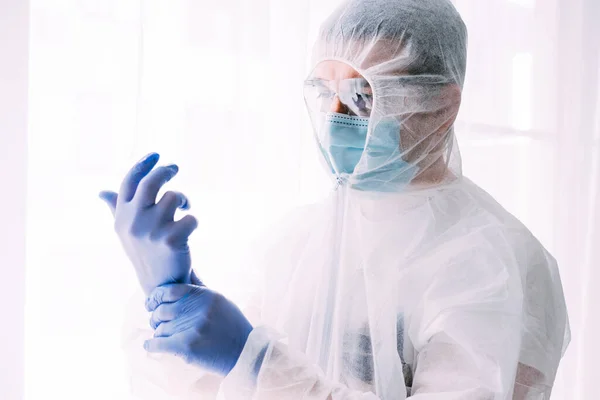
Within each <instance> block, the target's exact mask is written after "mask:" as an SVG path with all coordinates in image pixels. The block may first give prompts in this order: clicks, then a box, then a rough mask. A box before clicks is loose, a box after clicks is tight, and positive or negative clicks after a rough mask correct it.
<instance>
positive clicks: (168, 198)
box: [156, 191, 190, 221]
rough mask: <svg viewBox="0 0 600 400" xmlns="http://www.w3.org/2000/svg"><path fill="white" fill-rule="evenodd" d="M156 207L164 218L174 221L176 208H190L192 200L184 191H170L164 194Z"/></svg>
mask: <svg viewBox="0 0 600 400" xmlns="http://www.w3.org/2000/svg"><path fill="white" fill-rule="evenodd" d="M156 207H157V208H158V210H159V212H160V214H161V215H162V216H163V218H165V219H167V220H169V221H173V218H174V217H175V210H177V209H178V208H181V209H182V210H189V209H190V202H189V200H188V198H187V197H186V196H185V195H184V194H183V193H180V192H173V191H168V192H166V193H165V194H164V195H163V197H162V198H161V199H160V201H159V202H158V204H157V205H156Z"/></svg>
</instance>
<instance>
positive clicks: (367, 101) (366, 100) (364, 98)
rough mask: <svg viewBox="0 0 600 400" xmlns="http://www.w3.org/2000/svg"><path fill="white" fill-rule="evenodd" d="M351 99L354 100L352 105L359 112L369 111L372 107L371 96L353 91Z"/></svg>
mask: <svg viewBox="0 0 600 400" xmlns="http://www.w3.org/2000/svg"><path fill="white" fill-rule="evenodd" d="M352 100H353V101H354V105H355V106H356V108H357V109H358V110H359V111H361V112H366V113H369V112H370V111H371V108H372V104H373V98H372V96H370V95H367V94H359V93H355V94H354V96H352Z"/></svg>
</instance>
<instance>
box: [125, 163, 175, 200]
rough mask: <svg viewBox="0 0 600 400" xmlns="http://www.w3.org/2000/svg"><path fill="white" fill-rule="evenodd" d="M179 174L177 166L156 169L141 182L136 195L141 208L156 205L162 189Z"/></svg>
mask: <svg viewBox="0 0 600 400" xmlns="http://www.w3.org/2000/svg"><path fill="white" fill-rule="evenodd" d="M177 172H179V167H178V166H177V165H175V164H171V165H166V166H162V167H158V168H155V169H154V170H152V171H151V172H150V173H149V174H148V175H146V176H145V177H144V178H143V179H142V180H141V182H140V184H139V187H138V190H137V192H136V194H135V197H134V199H135V201H136V203H137V204H138V205H139V206H140V207H148V206H151V205H154V203H155V202H156V196H157V195H158V191H159V190H160V188H161V187H162V186H163V185H164V184H165V183H167V182H168V181H170V180H171V179H172V178H173V177H174V176H175V175H176V174H177Z"/></svg>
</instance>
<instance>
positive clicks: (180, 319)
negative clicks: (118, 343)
mask: <svg viewBox="0 0 600 400" xmlns="http://www.w3.org/2000/svg"><path fill="white" fill-rule="evenodd" d="M146 309H147V310H148V311H151V312H152V317H151V319H150V325H151V326H152V328H154V329H155V332H154V338H153V339H150V340H147V341H146V342H145V343H144V348H145V349H146V350H147V351H148V352H152V353H170V354H173V355H176V356H179V357H181V358H183V359H184V360H185V361H186V362H187V363H189V364H194V365H198V366H200V367H202V368H204V369H207V370H209V371H212V372H214V373H217V374H220V375H223V376H225V375H227V374H228V373H229V372H230V371H231V370H232V369H233V367H234V366H235V364H236V363H237V360H238V358H239V357H240V354H241V353H242V350H243V349H244V346H245V345H246V340H247V339H248V335H250V332H251V331H252V329H253V328H252V325H251V324H250V322H248V320H247V319H246V317H245V316H244V314H242V312H241V311H240V309H239V308H238V307H237V306H236V305H235V304H233V303H232V302H231V301H229V300H228V299H227V298H225V297H224V296H223V295H221V294H220V293H217V292H215V291H212V290H210V289H208V288H207V287H205V286H197V285H183V284H169V285H163V286H161V287H158V288H156V289H155V290H154V291H153V292H152V294H151V295H150V297H148V300H147V301H146Z"/></svg>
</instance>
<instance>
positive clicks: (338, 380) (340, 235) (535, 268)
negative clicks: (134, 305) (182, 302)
mask: <svg viewBox="0 0 600 400" xmlns="http://www.w3.org/2000/svg"><path fill="white" fill-rule="evenodd" d="M466 41H467V34H466V28H465V27H464V24H463V23H462V20H461V19H460V16H459V15H458V13H457V12H456V10H455V9H454V7H453V6H452V4H451V3H450V2H449V1H446V0H430V1H422V0H393V1H389V0H351V1H346V2H344V3H343V4H342V5H341V6H340V7H339V8H338V9H337V10H336V11H334V13H333V14H332V15H331V17H330V18H329V19H328V20H327V21H325V23H324V24H323V26H322V29H321V34H320V36H319V39H318V40H317V43H316V46H315V51H314V63H313V64H314V66H315V68H314V70H313V71H312V72H311V73H310V75H309V76H308V78H307V82H309V83H310V81H313V80H315V79H322V80H325V81H329V82H331V81H334V82H335V84H334V85H333V86H332V90H331V92H332V93H334V95H333V97H338V99H339V100H340V102H342V103H343V102H345V103H344V105H345V106H346V108H347V112H348V115H349V116H353V115H354V116H356V117H358V118H363V119H361V124H360V125H361V126H360V127H361V128H363V126H362V125H363V124H362V121H365V120H366V118H368V123H367V127H366V137H365V144H364V151H363V152H362V153H361V154H360V157H359V158H358V159H357V163H356V167H355V168H354V169H353V170H351V171H350V169H349V170H347V171H345V172H343V171H340V170H339V168H338V167H336V165H335V164H334V163H333V162H332V159H331V157H332V154H333V153H332V151H331V150H330V147H328V146H329V144H328V143H326V141H325V140H324V138H326V135H324V132H323V126H324V125H325V124H326V123H327V122H328V119H331V110H329V111H328V110H326V109H324V107H323V103H322V99H323V97H322V98H319V96H318V95H317V96H314V95H311V93H312V89H310V90H308V92H307V91H306V83H305V98H306V103H307V108H308V110H309V114H310V117H311V121H312V122H313V126H314V133H315V140H316V145H317V146H318V147H319V148H320V150H321V153H322V154H323V158H322V159H323V163H324V164H325V166H326V173H328V174H330V175H331V176H332V179H333V180H334V181H335V190H333V191H332V192H331V195H330V196H329V197H328V198H327V200H326V201H324V202H323V203H320V204H315V205H311V206H307V207H304V208H301V209H299V210H297V211H296V212H294V213H292V214H291V215H290V216H289V217H288V218H286V219H285V221H283V222H282V224H281V227H280V228H279V229H276V230H273V232H271V234H272V236H271V237H270V238H266V239H265V241H264V246H261V247H260V250H258V249H257V254H258V256H257V257H255V258H254V259H253V261H252V262H250V260H248V266H247V268H248V269H255V271H256V276H258V277H261V283H260V284H251V283H249V285H250V286H252V287H255V288H256V289H257V290H256V293H255V295H254V296H253V297H252V299H253V301H250V302H248V304H241V305H240V306H241V307H242V309H244V310H251V311H248V315H252V317H251V322H252V323H253V325H254V326H255V329H254V331H253V332H252V333H251V334H250V337H249V339H248V342H247V343H246V346H245V348H244V351H243V353H242V355H241V357H240V359H239V360H238V363H237V364H236V366H235V368H234V369H233V370H232V371H231V373H230V374H229V375H228V376H227V377H225V378H224V379H221V378H215V380H216V381H218V384H217V383H215V382H216V381H213V380H211V381H210V382H211V383H210V384H208V383H202V380H203V379H207V378H206V376H205V374H204V373H203V372H202V371H200V370H199V369H198V370H197V371H194V370H193V369H192V370H189V369H187V368H189V366H185V368H186V369H185V370H183V369H182V370H181V371H185V373H183V372H182V373H181V379H179V378H178V375H179V374H180V373H179V372H178V371H179V369H181V368H184V364H182V362H180V361H179V360H174V359H172V358H169V357H168V356H166V357H167V358H166V359H163V360H158V359H151V358H148V357H143V356H141V357H137V358H136V359H135V360H133V361H132V363H131V365H132V368H133V375H134V376H137V377H140V376H141V374H140V373H138V372H136V371H146V370H152V371H154V372H153V373H154V375H152V374H149V373H146V376H148V377H150V380H149V384H150V383H151V384H153V385H155V386H156V385H157V382H159V383H160V385H159V386H160V387H161V390H154V392H153V395H154V396H155V397H144V398H148V399H152V398H157V399H158V398H168V397H160V396H161V394H162V393H165V396H166V395H167V393H168V394H169V395H171V396H179V397H176V398H213V397H210V396H213V395H214V397H216V398H221V399H228V400H232V399H261V400H262V399H264V400H271V399H323V400H325V399H328V400H329V399H330V400H342V399H343V400H346V399H385V400H398V399H405V398H407V397H409V396H410V397H411V398H414V399H416V400H434V399H435V400H451V399H457V400H458V399H461V400H470V399H472V400H506V399H517V400H533V399H536V400H537V399H549V398H550V393H551V390H552V386H553V382H554V379H555V375H556V370H557V368H558V365H559V362H560V359H561V357H562V355H563V354H564V351H565V349H566V348H567V345H568V343H569V340H570V332H569V325H568V317H567V312H566V306H565V300H564V295H563V291H562V286H561V281H560V276H559V271H558V268H557V265H556V261H555V260H554V258H553V257H552V256H551V255H550V254H549V253H548V252H547V251H546V250H545V249H544V247H543V246H542V245H541V244H540V243H539V242H538V240H537V239H536V238H535V237H533V235H532V234H531V233H530V232H529V231H528V230H527V228H526V227H525V226H523V225H522V224H521V223H520V222H519V221H518V220H517V219H516V218H514V217H513V216H512V215H510V213H508V212H507V211H506V210H505V209H503V208H502V207H501V206H500V205H499V204H498V203H497V202H496V201H494V199H492V198H491V197H490V196H489V195H488V194H487V193H485V192H484V191H483V190H482V189H480V188H479V187H477V186H476V185H475V184H473V183H472V182H471V181H469V180H468V179H467V178H466V177H463V176H462V171H461V161H460V154H459V151H458V146H457V143H456V139H455V137H454V129H453V122H454V118H455V117H456V113H457V112H458V107H459V104H460V94H461V90H462V89H461V88H462V85H463V82H464V73H465V66H466ZM328 60H329V61H331V60H335V61H338V62H341V63H344V64H345V65H348V66H350V67H352V69H354V70H355V71H356V72H357V74H358V75H359V76H354V77H347V76H345V77H343V79H337V77H335V76H326V74H324V73H323V70H322V69H321V67H320V66H322V65H323V62H325V61H328ZM354 78H364V80H365V81H366V82H368V85H369V89H368V90H370V91H372V95H373V98H372V103H371V104H370V107H371V109H370V112H369V113H368V117H366V116H364V115H363V116H361V115H359V114H360V113H354V112H352V110H351V107H349V106H351V105H352V104H351V103H350V101H355V100H358V97H357V96H355V95H353V94H352V92H353V90H354V91H355V93H357V91H356V89H357V87H358V86H352V85H345V84H344V85H345V86H344V85H341V86H340V85H337V83H338V82H339V81H343V80H344V79H354ZM343 87H345V88H346V89H345V90H346V91H345V93H346V94H348V96H346V95H342V96H339V94H340V92H342V89H340V88H343ZM362 87H363V88H364V85H363V86H362ZM363 94H368V92H367V91H366V90H365V92H364V93H363ZM346 103H348V104H346ZM365 104H366V103H365ZM363 108H364V107H363ZM336 118H337V114H336ZM381 132H385V134H388V135H389V134H390V132H392V133H393V134H394V135H395V137H396V140H397V142H398V148H397V151H394V152H390V153H388V154H382V152H381V151H379V148H380V147H377V148H376V149H373V148H372V146H379V143H381V142H382V139H381V138H380V137H379V134H380V133H381ZM386 140H387V139H386ZM370 146H371V147H370ZM348 171H350V172H348ZM225 294H226V295H227V293H225ZM140 312H143V311H142V310H140ZM145 334H146V335H148V334H151V332H146V333H145ZM140 346H141V344H140ZM130 354H133V353H130ZM161 371H162V372H161ZM190 373H191V375H190ZM156 374H158V375H159V376H163V377H165V376H166V377H168V378H163V379H161V380H157V379H154V378H152V376H156ZM196 374H197V375H196ZM203 374H204V375H203ZM140 381H143V379H141V380H140ZM211 385H212V386H211ZM215 385H216V386H215ZM141 386H144V385H143V384H141ZM204 387H210V388H213V389H214V390H212V392H210V393H211V394H204V393H205V392H203V390H204V389H203V388H204ZM206 393H208V392H206ZM201 394H203V396H202V397H199V396H200V395H201ZM194 395H196V397H194ZM186 396H187V397H186Z"/></svg>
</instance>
